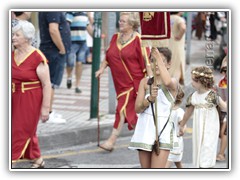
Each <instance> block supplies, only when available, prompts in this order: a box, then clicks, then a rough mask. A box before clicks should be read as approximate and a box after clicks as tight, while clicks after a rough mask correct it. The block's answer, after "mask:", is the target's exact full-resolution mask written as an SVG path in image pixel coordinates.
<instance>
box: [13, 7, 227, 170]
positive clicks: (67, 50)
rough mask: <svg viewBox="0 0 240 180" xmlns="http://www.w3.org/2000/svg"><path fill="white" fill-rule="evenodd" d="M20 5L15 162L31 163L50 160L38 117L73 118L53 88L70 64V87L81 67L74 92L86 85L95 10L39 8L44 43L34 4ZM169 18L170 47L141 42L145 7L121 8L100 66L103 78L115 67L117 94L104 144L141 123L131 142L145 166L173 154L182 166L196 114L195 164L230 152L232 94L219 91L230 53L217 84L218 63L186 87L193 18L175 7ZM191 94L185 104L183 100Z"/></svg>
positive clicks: (160, 164)
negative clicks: (23, 8)
mask: <svg viewBox="0 0 240 180" xmlns="http://www.w3.org/2000/svg"><path fill="white" fill-rule="evenodd" d="M13 13H14V14H13V19H12V57H11V58H12V59H11V63H12V127H11V128H12V129H11V132H12V141H11V142H12V144H11V147H12V150H11V153H12V156H11V157H12V165H13V167H14V164H15V163H16V162H17V161H18V160H19V159H24V158H26V159H30V160H33V163H32V166H31V168H44V166H45V162H44V160H43V158H42V156H41V151H40V147H39V142H38V137H37V134H36V132H37V125H38V122H39V119H40V120H41V121H42V122H47V123H66V120H65V119H63V118H62V116H61V114H57V113H55V112H54V111H53V108H52V106H53V102H54V94H55V91H57V88H59V86H60V85H61V82H62V78H63V74H64V71H65V69H66V72H67V84H66V87H67V88H68V89H70V88H71V87H72V82H73V74H72V71H73V69H74V68H75V76H76V77H75V79H76V81H75V93H81V92H82V90H81V89H80V81H81V75H82V71H83V66H82V64H83V63H87V62H88V63H91V60H89V58H90V57H91V48H90V46H89V45H88V43H87V39H88V38H87V34H88V35H89V36H90V37H92V35H93V25H94V24H93V18H92V14H91V13H90V12H57V11H56V12H45V11H44V12H39V13H38V18H39V19H38V22H39V30H40V46H39V48H38V47H37V46H36V31H35V28H34V26H33V24H32V23H31V22H29V21H28V20H29V19H30V17H31V12H13ZM170 21H171V38H170V39H169V40H168V43H167V44H168V45H167V46H166V47H142V44H141V43H142V40H141V34H140V32H139V28H140V21H139V15H138V13H137V12H121V13H120V15H119V19H118V25H119V26H118V27H119V28H118V30H119V32H117V33H115V34H114V35H113V36H112V39H111V41H110V43H109V47H108V48H107V50H106V54H105V58H104V59H103V60H102V63H101V65H100V68H99V70H98V71H96V72H95V76H96V78H101V75H102V74H103V73H104V70H105V69H106V68H107V67H109V68H110V70H111V74H112V77H113V82H114V87H115V91H116V95H117V106H116V112H115V121H114V124H113V130H112V133H111V135H110V137H109V138H108V139H107V140H106V141H105V142H104V143H103V144H100V145H99V147H100V148H102V149H103V150H105V151H108V152H111V151H113V150H114V146H115V144H116V142H117V138H118V137H119V136H120V134H121V130H122V127H123V125H124V123H127V125H128V129H129V130H133V131H134V134H133V136H132V138H131V141H130V144H129V147H128V148H129V149H130V150H137V151H138V155H139V162H140V164H141V167H142V168H170V167H171V165H172V162H174V163H175V165H176V167H177V168H183V167H184V166H183V164H182V163H181V161H182V157H183V153H184V142H183V137H182V136H183V135H184V132H185V130H186V124H187V121H188V120H189V119H190V117H191V116H192V114H193V134H192V141H193V151H192V154H193V164H194V165H195V167H196V168H213V167H214V166H215V164H216V160H225V149H226V147H227V138H226V136H227V127H226V126H227V103H226V102H227V99H226V98H223V96H220V95H219V89H221V88H226V87H227V56H226V57H225V59H224V60H223V64H222V66H221V73H223V74H224V78H223V79H222V80H221V82H219V84H218V87H217V88H216V87H215V86H214V85H215V84H214V83H215V82H214V75H213V71H212V69H211V68H209V67H207V66H199V67H196V68H194V69H193V70H192V71H191V82H192V86H193V88H194V89H195V91H194V92H193V93H192V94H190V95H189V94H188V95H187V94H186V93H184V91H183V86H184V84H185V79H184V77H185V74H184V72H185V33H186V22H185V20H184V18H183V17H182V13H181V12H171V16H170ZM197 36H200V35H199V32H198V34H197ZM90 39H91V38H90ZM221 90H222V89H221ZM185 96H187V103H186V108H185V109H183V108H180V105H181V104H182V100H183V98H184V97H185ZM219 111H220V113H219ZM219 137H220V138H221V148H220V151H219V153H218V154H217V148H218V138H219Z"/></svg>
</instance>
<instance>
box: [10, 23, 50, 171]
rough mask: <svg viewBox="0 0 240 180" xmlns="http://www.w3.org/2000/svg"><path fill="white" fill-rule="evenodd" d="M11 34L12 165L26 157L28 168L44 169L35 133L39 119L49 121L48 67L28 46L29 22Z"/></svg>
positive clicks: (19, 25) (40, 54)
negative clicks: (28, 160)
mask: <svg viewBox="0 0 240 180" xmlns="http://www.w3.org/2000/svg"><path fill="white" fill-rule="evenodd" d="M12 32H13V36H12V45H13V47H14V48H13V51H12V129H11V130H12V131H11V133H12V138H11V143H12V163H14V162H17V161H18V160H19V159H23V158H26V159H30V160H33V164H32V166H31V168H43V167H44V161H43V158H42V157H41V152H40V148H39V143H38V138H37V135H36V131H37V125H38V122H39V119H42V121H43V122H45V121H47V120H48V118H49V107H50V95H51V82H50V77H49V68H48V64H47V60H46V58H45V56H44V55H43V54H42V52H41V51H40V50H38V49H36V48H35V47H33V46H32V45H31V42H32V39H33V38H34V36H35V28H34V26H33V25H32V23H30V22H28V21H25V20H19V22H18V24H17V25H16V26H14V27H13V28H12Z"/></svg>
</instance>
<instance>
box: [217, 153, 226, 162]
mask: <svg viewBox="0 0 240 180" xmlns="http://www.w3.org/2000/svg"><path fill="white" fill-rule="evenodd" d="M216 160H217V161H225V160H226V159H225V155H222V154H218V155H217V158H216Z"/></svg>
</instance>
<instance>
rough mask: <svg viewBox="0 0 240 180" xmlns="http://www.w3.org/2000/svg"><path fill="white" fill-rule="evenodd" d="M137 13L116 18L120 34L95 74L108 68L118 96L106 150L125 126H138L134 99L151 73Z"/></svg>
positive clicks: (105, 145)
mask: <svg viewBox="0 0 240 180" xmlns="http://www.w3.org/2000/svg"><path fill="white" fill-rule="evenodd" d="M138 18H139V17H138V13H136V12H122V13H121V14H120V19H119V30H120V32H118V33H116V34H114V35H113V37H112V40H111V42H110V45H109V48H108V49H107V52H106V57H105V60H104V61H103V62H102V64H101V66H100V68H99V70H98V71H97V72H96V73H95V75H96V77H99V76H100V75H101V74H102V73H103V72H104V69H105V68H106V67H109V68H110V69H111V73H112V77H113V81H114V86H115V90H116V94H117V108H116V114H115V122H114V125H113V131H112V134H111V135H110V137H109V138H108V140H107V141H106V142H105V143H103V144H101V145H100V148H102V149H104V150H106V151H112V150H113V148H114V144H115V142H116V140H117V137H118V136H119V134H120V132H121V129H122V126H123V124H124V123H128V129H129V130H132V129H134V127H135V125H136V123H137V114H136V112H135V109H134V106H135V100H136V95H137V92H138V86H139V83H140V81H141V79H142V78H143V77H144V76H145V74H146V72H147V73H148V75H152V74H151V68H150V63H149V59H148V56H147V54H148V52H147V49H146V48H142V47H141V37H140V34H139V33H138V32H137V30H138V28H139V25H140V24H139V19H138Z"/></svg>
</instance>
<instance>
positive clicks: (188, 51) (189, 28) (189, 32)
mask: <svg viewBox="0 0 240 180" xmlns="http://www.w3.org/2000/svg"><path fill="white" fill-rule="evenodd" d="M186 35H187V37H186V41H187V47H186V62H187V64H189V63H190V54H191V38H192V12H188V13H187V32H186Z"/></svg>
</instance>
